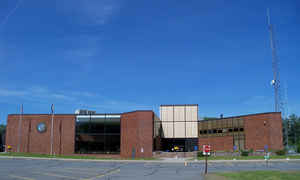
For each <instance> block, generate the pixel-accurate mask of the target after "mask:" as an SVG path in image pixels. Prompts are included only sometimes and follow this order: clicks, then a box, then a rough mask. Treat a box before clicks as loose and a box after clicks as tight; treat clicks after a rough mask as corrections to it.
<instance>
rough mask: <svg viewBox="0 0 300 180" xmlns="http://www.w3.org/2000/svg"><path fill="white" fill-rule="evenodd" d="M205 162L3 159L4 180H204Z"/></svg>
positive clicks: (244, 166)
mask: <svg viewBox="0 0 300 180" xmlns="http://www.w3.org/2000/svg"><path fill="white" fill-rule="evenodd" d="M263 169H265V170H292V171H295V170H298V171H299V170H300V162H299V161H298V162H292V161H289V162H287V161H284V162H272V163H269V165H268V167H267V166H266V164H265V163H264V162H218V163H209V169H208V170H209V172H223V171H240V170H263ZM203 172H204V163H203V162H192V163H189V164H188V165H187V166H184V163H183V162H173V163H170V162H168V163H166V162H164V163H160V162H151V161H150V162H98V161H97V162H96V161H73V160H72V161H69V160H68V161H65V160H38V159H11V158H0V179H1V180H13V179H15V180H52V179H59V180H98V179H104V180H118V179H122V180H150V179H151V180H159V179H162V180H179V179H180V180H183V179H184V180H201V179H203V177H202V173H203Z"/></svg>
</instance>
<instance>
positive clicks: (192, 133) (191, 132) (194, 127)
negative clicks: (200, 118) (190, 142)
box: [186, 122, 198, 138]
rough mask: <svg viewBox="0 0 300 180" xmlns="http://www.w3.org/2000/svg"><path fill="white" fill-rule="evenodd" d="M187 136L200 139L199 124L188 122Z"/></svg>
mask: <svg viewBox="0 0 300 180" xmlns="http://www.w3.org/2000/svg"><path fill="white" fill-rule="evenodd" d="M186 136H187V137H189V138H197V137H198V123H197V122H186Z"/></svg>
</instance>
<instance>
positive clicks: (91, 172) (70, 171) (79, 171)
mask: <svg viewBox="0 0 300 180" xmlns="http://www.w3.org/2000/svg"><path fill="white" fill-rule="evenodd" d="M55 171H58V172H66V173H74V172H75V173H78V174H86V175H95V174H98V173H99V171H98V172H97V171H89V172H86V170H83V169H80V170H79V169H77V170H74V169H73V170H71V169H57V170H55Z"/></svg>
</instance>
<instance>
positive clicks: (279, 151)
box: [275, 149, 286, 156]
mask: <svg viewBox="0 0 300 180" xmlns="http://www.w3.org/2000/svg"><path fill="white" fill-rule="evenodd" d="M275 153H276V155H278V156H284V155H285V154H286V151H285V150H284V149H282V150H278V151H276V152H275Z"/></svg>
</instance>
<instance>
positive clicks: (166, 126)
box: [162, 123, 173, 138]
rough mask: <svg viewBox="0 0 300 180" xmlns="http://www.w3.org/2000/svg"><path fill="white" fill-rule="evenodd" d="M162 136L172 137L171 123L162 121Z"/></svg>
mask: <svg viewBox="0 0 300 180" xmlns="http://www.w3.org/2000/svg"><path fill="white" fill-rule="evenodd" d="M162 128H163V137H164V138H173V123H162Z"/></svg>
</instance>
